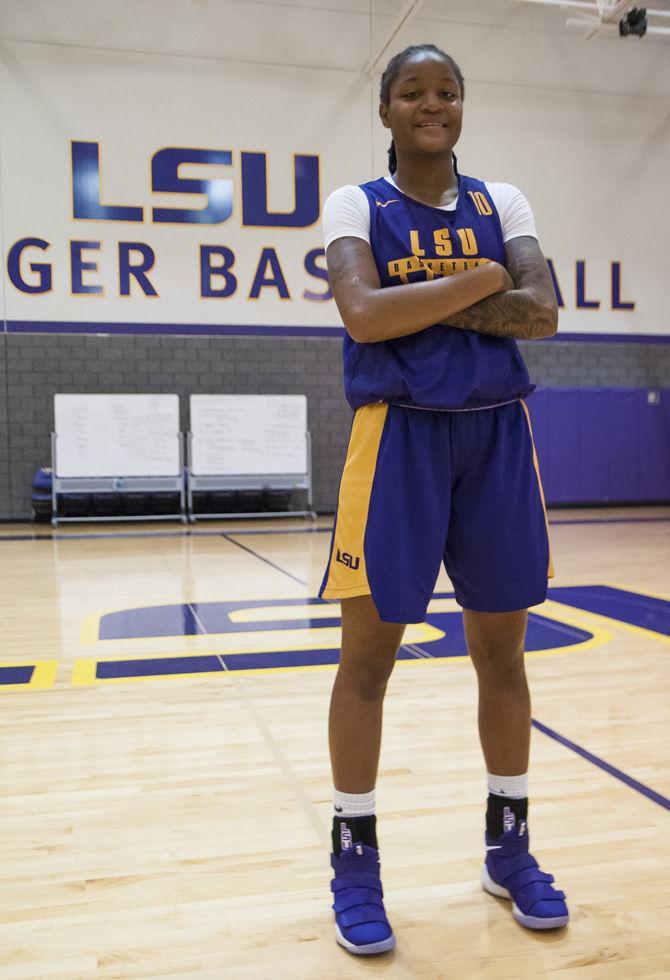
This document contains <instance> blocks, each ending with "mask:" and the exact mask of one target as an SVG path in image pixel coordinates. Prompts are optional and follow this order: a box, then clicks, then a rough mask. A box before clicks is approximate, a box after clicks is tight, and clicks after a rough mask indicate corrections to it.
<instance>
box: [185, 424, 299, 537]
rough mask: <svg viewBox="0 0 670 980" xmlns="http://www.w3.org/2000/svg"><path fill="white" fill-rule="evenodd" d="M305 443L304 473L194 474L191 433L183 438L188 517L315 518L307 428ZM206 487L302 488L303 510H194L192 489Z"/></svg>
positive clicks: (230, 488) (236, 488)
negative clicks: (186, 468)
mask: <svg viewBox="0 0 670 980" xmlns="http://www.w3.org/2000/svg"><path fill="white" fill-rule="evenodd" d="M305 437H306V442H307V472H306V473H269V474H263V473H253V474H250V475H247V474H244V473H240V474H220V475H218V474H211V473H208V474H198V473H193V433H192V432H189V433H188V434H187V437H186V446H187V459H188V489H187V499H188V516H189V520H190V521H191V522H193V523H195V521H196V520H198V519H199V518H221V517H235V518H237V520H246V519H247V518H248V517H309V518H311V519H312V520H313V521H314V520H316V513H315V511H313V510H312V439H311V436H310V433H309V430H307V431H306V432H305ZM207 490H306V491H307V507H308V509H307V510H267V511H255V512H253V513H248V512H244V511H229V512H224V513H220V514H209V513H208V514H205V513H197V512H196V511H195V509H194V504H193V492H194V491H196V492H197V491H207Z"/></svg>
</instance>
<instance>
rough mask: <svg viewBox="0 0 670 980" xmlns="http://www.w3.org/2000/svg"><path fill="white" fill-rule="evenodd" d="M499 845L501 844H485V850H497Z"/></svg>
mask: <svg viewBox="0 0 670 980" xmlns="http://www.w3.org/2000/svg"><path fill="white" fill-rule="evenodd" d="M501 847H502V844H487V845H486V850H487V851H499V850H500V848H501Z"/></svg>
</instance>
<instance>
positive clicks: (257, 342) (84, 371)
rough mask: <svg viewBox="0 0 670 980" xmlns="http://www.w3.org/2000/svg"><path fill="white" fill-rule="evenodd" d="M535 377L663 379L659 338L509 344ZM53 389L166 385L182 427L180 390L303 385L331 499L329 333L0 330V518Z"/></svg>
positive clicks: (326, 502)
mask: <svg viewBox="0 0 670 980" xmlns="http://www.w3.org/2000/svg"><path fill="white" fill-rule="evenodd" d="M520 346H521V348H522V351H523V355H524V357H525V359H526V362H527V364H528V366H529V369H530V371H531V375H532V376H533V379H534V381H535V382H536V383H538V384H545V385H574V386H585V387H586V386H589V387H593V386H595V387H617V386H619V387H627V386H633V387H666V386H668V385H670V345H669V344H648V343H645V344H634V343H588V342H579V343H575V342H562V341H551V342H546V343H543V342H541V341H535V342H532V343H524V344H521V345H520ZM57 392H85V393H90V394H93V393H98V392H99V393H112V392H120V393H123V394H132V393H148V392H174V393H176V394H178V395H179V396H180V400H181V406H182V413H183V416H182V419H181V423H182V429H183V430H186V428H187V424H188V419H187V418H186V412H187V406H188V396H189V395H191V394H212V393H230V394H305V395H307V399H308V420H309V428H310V430H311V433H312V457H313V469H314V504H315V507H316V509H317V510H318V511H321V512H332V511H333V509H334V507H335V502H336V495H337V488H338V483H339V478H340V470H341V467H342V462H343V460H344V453H345V450H346V444H347V440H348V436H349V429H350V425H351V412H350V410H349V407H348V406H347V404H346V402H345V400H344V395H343V392H342V367H341V341H340V340H338V339H337V338H332V337H328V338H324V339H318V338H311V337H310V338H304V339H302V338H293V337H291V338H275V337H156V336H149V337H146V336H108V337H101V336H73V335H66V334H60V335H54V334H25V335H22V334H2V335H1V336H0V519H3V520H7V519H27V518H29V517H30V516H31V505H30V484H31V481H32V477H33V473H34V471H35V468H36V467H37V466H47V465H49V461H50V441H49V434H50V432H51V430H52V428H53V396H54V394H56V393H57Z"/></svg>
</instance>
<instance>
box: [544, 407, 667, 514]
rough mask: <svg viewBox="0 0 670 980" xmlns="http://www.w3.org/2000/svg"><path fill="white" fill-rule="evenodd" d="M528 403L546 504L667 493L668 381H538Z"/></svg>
mask: <svg viewBox="0 0 670 980" xmlns="http://www.w3.org/2000/svg"><path fill="white" fill-rule="evenodd" d="M650 391H651V392H653V394H652V395H651V400H650ZM528 410H529V412H530V416H531V421H532V425H533V436H534V439H535V445H536V448H537V454H538V458H539V463H540V473H541V475H542V483H543V486H544V493H545V498H546V501H547V503H548V504H553V505H559V504H579V503H584V504H609V503H635V502H641V501H645V502H667V501H670V389H668V388H655V389H650V390H647V389H646V388H538V389H537V390H536V391H535V392H534V394H533V395H531V396H530V398H529V399H528Z"/></svg>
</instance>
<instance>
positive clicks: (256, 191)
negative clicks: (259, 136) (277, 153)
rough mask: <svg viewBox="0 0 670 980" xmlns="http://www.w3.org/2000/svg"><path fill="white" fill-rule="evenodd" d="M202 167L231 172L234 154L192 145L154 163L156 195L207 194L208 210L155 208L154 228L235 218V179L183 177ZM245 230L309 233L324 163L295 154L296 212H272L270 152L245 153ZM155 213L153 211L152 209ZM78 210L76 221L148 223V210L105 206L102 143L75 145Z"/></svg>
mask: <svg viewBox="0 0 670 980" xmlns="http://www.w3.org/2000/svg"><path fill="white" fill-rule="evenodd" d="M186 163H199V164H209V165H212V164H215V165H218V166H223V167H231V166H232V164H233V154H232V151H231V150H218V149H217V150H210V149H204V148H203V149H199V148H193V147H186V146H166V147H163V148H162V149H160V150H156V152H155V153H154V155H153V156H152V158H151V191H152V192H154V193H158V194H166V193H173V194H197V195H203V194H204V195H205V196H206V198H207V203H206V205H205V207H204V208H165V207H161V208H159V207H154V208H151V209H150V210H151V221H152V222H153V223H154V224H159V223H164V224H165V223H167V224H208V225H218V224H221V223H222V222H224V221H227V220H228V218H230V216H231V215H232V213H233V179H232V177H210V178H208V179H206V180H195V179H192V178H187V177H182V176H181V175H180V173H179V168H180V166H181V165H182V164H186ZM239 179H240V186H241V189H242V215H241V217H242V225H244V226H246V227H251V228H307V227H309V226H310V225H313V224H314V222H315V221H317V220H318V218H319V212H320V204H319V158H318V156H311V155H306V154H302V153H294V154H293V192H294V200H295V207H294V208H293V210H292V211H271V210H270V209H269V204H268V192H267V188H268V155H267V153H250V152H247V151H243V152H242V153H241V154H240V176H239ZM147 210H149V209H147ZM72 211H73V217H74V218H75V219H76V220H84V221H86V220H88V221H92V220H95V221H138V222H142V221H144V220H145V216H144V208H142V207H136V206H130V205H126V204H109V203H103V202H102V191H101V179H100V147H99V144H98V143H89V142H83V141H81V140H73V141H72Z"/></svg>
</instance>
